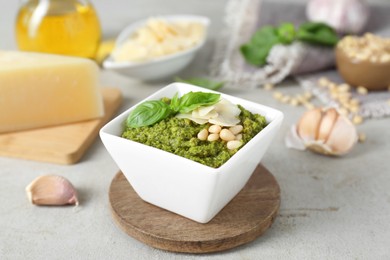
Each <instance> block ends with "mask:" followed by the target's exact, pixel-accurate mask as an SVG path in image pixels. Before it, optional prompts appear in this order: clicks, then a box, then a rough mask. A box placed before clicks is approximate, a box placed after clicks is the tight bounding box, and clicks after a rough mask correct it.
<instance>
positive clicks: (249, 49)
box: [240, 26, 280, 66]
mask: <svg viewBox="0 0 390 260" xmlns="http://www.w3.org/2000/svg"><path fill="white" fill-rule="evenodd" d="M279 42H280V40H279V37H278V33H277V30H276V28H274V27H272V26H265V27H263V28H262V29H260V30H258V31H257V32H255V34H254V35H253V36H252V38H251V40H250V41H249V42H248V43H246V44H244V45H242V46H241V49H240V50H241V53H242V54H243V55H244V57H245V59H246V61H247V62H248V63H250V64H252V65H255V66H262V65H264V64H265V63H266V62H267V56H268V53H269V51H270V50H271V48H272V46H274V45H275V44H278V43H279Z"/></svg>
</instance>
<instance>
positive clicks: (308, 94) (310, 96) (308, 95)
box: [303, 91, 313, 99]
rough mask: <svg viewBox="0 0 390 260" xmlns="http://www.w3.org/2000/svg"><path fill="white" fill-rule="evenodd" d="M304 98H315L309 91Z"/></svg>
mask: <svg viewBox="0 0 390 260" xmlns="http://www.w3.org/2000/svg"><path fill="white" fill-rule="evenodd" d="M303 97H304V98H305V99H311V98H312V97H313V94H312V93H310V92H309V91H306V92H305V93H303Z"/></svg>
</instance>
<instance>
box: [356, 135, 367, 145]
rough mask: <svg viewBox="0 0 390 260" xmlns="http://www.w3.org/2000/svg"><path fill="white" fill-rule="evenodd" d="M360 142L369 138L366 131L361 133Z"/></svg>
mask: <svg viewBox="0 0 390 260" xmlns="http://www.w3.org/2000/svg"><path fill="white" fill-rule="evenodd" d="M358 140H359V143H364V142H365V141H366V140H367V136H366V134H365V133H359V138H358Z"/></svg>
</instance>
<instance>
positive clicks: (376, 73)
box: [336, 46, 390, 90]
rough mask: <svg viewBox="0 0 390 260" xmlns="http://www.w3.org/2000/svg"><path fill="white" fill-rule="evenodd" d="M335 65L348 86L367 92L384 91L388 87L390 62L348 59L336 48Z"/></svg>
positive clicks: (389, 84)
mask: <svg viewBox="0 0 390 260" xmlns="http://www.w3.org/2000/svg"><path fill="white" fill-rule="evenodd" d="M336 65H337V69H338V71H339V73H340V75H341V77H342V78H343V79H344V80H345V82H347V83H348V84H349V85H351V86H354V87H358V86H363V87H365V88H367V89H368V90H384V89H387V88H388V87H389V86H390V62H386V63H374V62H371V61H361V60H358V59H355V58H351V57H348V56H347V55H346V54H345V52H344V51H343V50H342V49H341V48H340V47H339V46H337V47H336Z"/></svg>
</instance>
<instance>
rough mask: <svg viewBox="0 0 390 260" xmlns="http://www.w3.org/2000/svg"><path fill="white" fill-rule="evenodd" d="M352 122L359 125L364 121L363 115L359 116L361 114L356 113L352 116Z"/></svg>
mask: <svg viewBox="0 0 390 260" xmlns="http://www.w3.org/2000/svg"><path fill="white" fill-rule="evenodd" d="M352 122H353V123H354V124H355V125H359V124H361V123H363V117H361V116H359V115H355V116H354V117H353V118H352Z"/></svg>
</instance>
